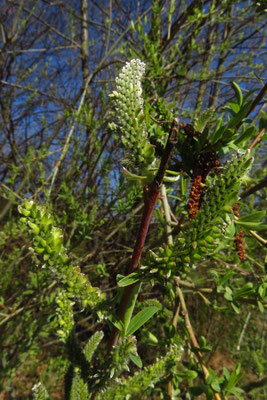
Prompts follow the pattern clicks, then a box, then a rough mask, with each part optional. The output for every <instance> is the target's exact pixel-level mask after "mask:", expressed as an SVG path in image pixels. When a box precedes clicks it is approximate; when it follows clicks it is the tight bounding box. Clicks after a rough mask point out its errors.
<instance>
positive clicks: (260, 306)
mask: <svg viewBox="0 0 267 400" xmlns="http://www.w3.org/2000/svg"><path fill="white" fill-rule="evenodd" d="M257 304H258V308H259V310H260V312H261V313H264V306H263V304H262V302H261V301H259V300H258V301H257Z"/></svg>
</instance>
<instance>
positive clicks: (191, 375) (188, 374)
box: [177, 369, 198, 380]
mask: <svg viewBox="0 0 267 400" xmlns="http://www.w3.org/2000/svg"><path fill="white" fill-rule="evenodd" d="M177 375H178V376H179V377H180V378H183V379H189V380H192V379H196V378H197V376H198V373H197V372H196V371H192V370H190V369H185V370H183V371H178V372H177Z"/></svg>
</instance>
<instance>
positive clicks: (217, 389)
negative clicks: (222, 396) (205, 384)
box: [211, 380, 221, 392]
mask: <svg viewBox="0 0 267 400" xmlns="http://www.w3.org/2000/svg"><path fill="white" fill-rule="evenodd" d="M211 387H212V389H213V390H215V392H220V391H221V387H220V384H219V382H218V381H217V380H215V381H213V382H212V384H211Z"/></svg>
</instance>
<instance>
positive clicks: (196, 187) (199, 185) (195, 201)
mask: <svg viewBox="0 0 267 400" xmlns="http://www.w3.org/2000/svg"><path fill="white" fill-rule="evenodd" d="M180 129H181V130H183V131H184V132H185V133H186V135H187V143H188V145H189V147H191V148H192V149H193V147H194V145H195V143H196V140H195V139H199V138H200V136H201V133H200V132H198V131H196V130H195V129H194V127H193V126H192V125H190V124H185V123H184V124H181V127H180ZM207 146H208V144H207ZM219 167H220V163H219V160H218V157H217V155H216V153H215V152H214V151H212V150H207V147H206V151H204V152H203V153H200V154H199V155H198V157H197V158H196V160H195V165H194V167H193V177H192V179H191V191H190V196H189V200H188V208H189V219H193V218H195V216H196V213H197V212H198V210H199V209H200V207H201V202H202V200H203V197H204V192H203V187H204V186H205V181H206V178H207V176H208V174H209V173H210V172H211V171H212V170H213V171H214V172H215V173H216V174H218V173H219Z"/></svg>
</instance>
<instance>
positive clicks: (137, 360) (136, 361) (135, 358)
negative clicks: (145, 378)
mask: <svg viewBox="0 0 267 400" xmlns="http://www.w3.org/2000/svg"><path fill="white" fill-rule="evenodd" d="M129 357H130V360H131V361H132V362H133V363H134V364H135V365H136V366H137V367H138V368H142V366H143V362H142V360H141V358H140V357H139V356H138V355H136V354H133V353H130V355H129Z"/></svg>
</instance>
